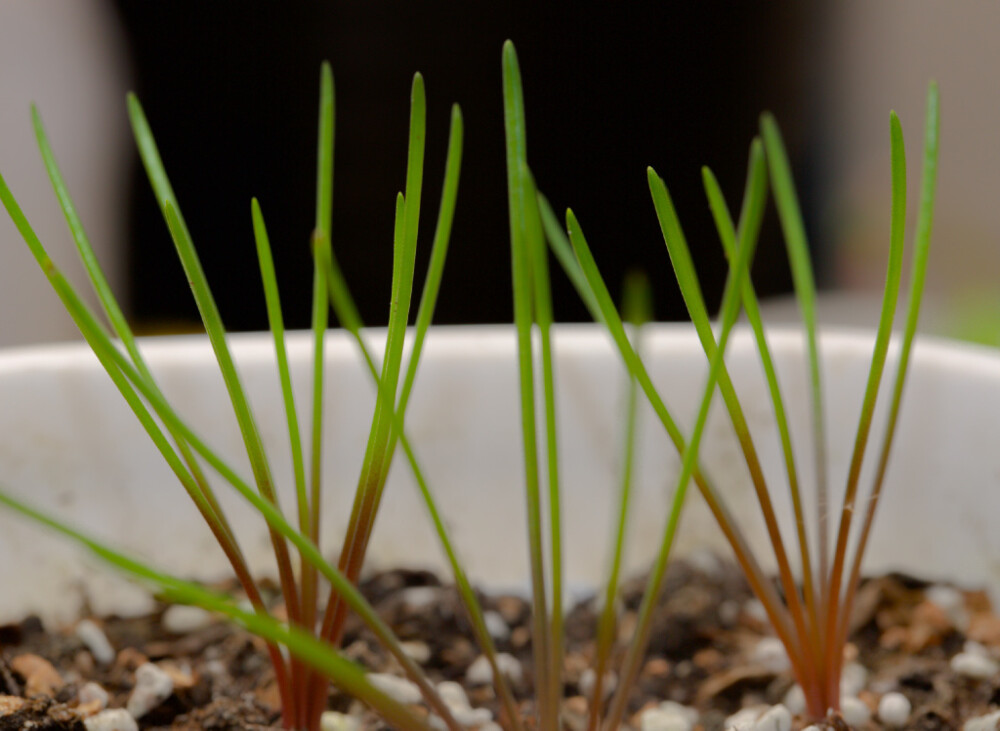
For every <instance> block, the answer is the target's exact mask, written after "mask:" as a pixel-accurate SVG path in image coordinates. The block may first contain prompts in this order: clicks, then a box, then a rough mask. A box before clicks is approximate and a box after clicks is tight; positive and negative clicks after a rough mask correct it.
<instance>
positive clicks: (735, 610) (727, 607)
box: [719, 599, 740, 627]
mask: <svg viewBox="0 0 1000 731" xmlns="http://www.w3.org/2000/svg"><path fill="white" fill-rule="evenodd" d="M739 618H740V605H739V604H738V603H737V602H735V601H733V600H732V599H726V600H725V601H724V602H722V604H720V605H719V622H721V623H722V626H723V627H732V626H733V625H734V624H736V622H738V621H739Z"/></svg>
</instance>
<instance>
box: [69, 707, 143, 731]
mask: <svg viewBox="0 0 1000 731" xmlns="http://www.w3.org/2000/svg"><path fill="white" fill-rule="evenodd" d="M83 725H84V726H86V728H87V731H139V724H137V723H136V722H135V719H134V718H132V716H131V715H129V712H128V711H126V710H125V709H124V708H109V709H108V710H106V711H101V712H100V713H98V714H96V715H94V716H91V717H90V718H85V719H84V720H83Z"/></svg>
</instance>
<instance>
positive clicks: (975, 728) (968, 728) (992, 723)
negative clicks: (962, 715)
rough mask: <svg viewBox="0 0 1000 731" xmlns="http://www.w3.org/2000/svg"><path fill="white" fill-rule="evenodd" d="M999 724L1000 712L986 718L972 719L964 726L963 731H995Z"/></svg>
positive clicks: (989, 714)
mask: <svg viewBox="0 0 1000 731" xmlns="http://www.w3.org/2000/svg"><path fill="white" fill-rule="evenodd" d="M998 723H1000V711H993V712H992V713H987V714H986V715H985V716H977V717H976V718H970V719H969V720H968V721H966V722H965V725H964V726H962V731H994V729H996V727H997V724H998Z"/></svg>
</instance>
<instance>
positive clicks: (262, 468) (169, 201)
mask: <svg viewBox="0 0 1000 731" xmlns="http://www.w3.org/2000/svg"><path fill="white" fill-rule="evenodd" d="M128 106H129V119H130V120H131V123H132V130H133V134H134V135H135V139H136V143H137V145H138V148H139V156H140V157H141V159H142V162H143V165H144V167H145V168H146V173H147V175H148V176H149V180H150V183H151V184H152V186H153V191H154V192H155V194H156V197H157V201H158V202H159V204H160V206H161V209H162V211H163V216H164V218H165V219H166V222H167V227H168V228H169V229H170V235H171V238H173V240H174V246H175V247H176V249H177V254H178V256H179V258H180V260H181V265H182V266H183V267H184V272H185V274H186V275H187V278H188V282H189V283H190V284H191V291H192V293H193V294H194V298H195V303H196V304H197V305H198V311H199V313H201V317H202V322H203V323H204V325H205V330H206V332H207V333H208V337H209V341H210V342H211V343H212V349H213V350H214V351H215V357H216V360H217V361H218V363H219V370H220V372H221V373H222V377H223V380H224V381H225V384H226V390H227V391H228V393H229V398H230V401H231V402H232V405H233V411H234V413H235V415H236V421H237V423H238V424H239V426H240V433H241V434H242V435H243V443H244V446H245V447H246V450H247V456H248V457H249V458H250V464H251V467H252V469H253V472H254V478H255V480H256V482H257V486H258V489H259V490H260V491H261V494H262V495H264V496H265V497H266V498H267V499H268V500H270V501H271V502H272V503H274V504H275V505H277V504H278V496H277V494H276V493H275V491H274V483H273V480H272V478H271V470H270V466H269V464H268V462H267V455H266V454H265V453H264V447H263V444H262V443H261V440H260V434H259V432H258V430H257V425H256V422H255V421H254V418H253V413H252V411H251V410H250V404H249V402H248V401H247V398H246V393H245V392H244V390H243V386H242V383H241V382H240V378H239V374H238V373H237V371H236V366H235V364H234V363H233V359H232V354H231V353H230V352H229V346H228V345H227V344H226V336H225V328H224V327H223V325H222V318H221V316H220V315H219V310H218V307H217V306H216V304H215V298H214V297H213V296H212V292H211V289H210V288H209V286H208V281H207V279H206V278H205V273H204V271H203V269H202V267H201V261H200V260H199V258H198V254H197V252H196V251H195V248H194V244H193V242H192V240H191V235H190V233H189V232H188V228H187V224H185V223H184V219H183V217H182V216H181V213H180V209H179V206H178V204H177V199H176V197H175V196H174V192H173V188H171V186H170V181H169V179H168V178H167V174H166V170H165V169H164V167H163V162H162V160H161V159H160V154H159V151H158V150H157V147H156V142H155V140H154V139H153V134H152V131H151V130H150V129H149V124H148V122H147V121H146V117H145V115H144V114H143V111H142V107H141V105H140V104H139V101H138V99H136V97H135V96H134V95H129V98H128ZM271 541H272V545H273V546H274V552H275V557H276V559H277V562H278V573H279V578H280V581H281V586H282V595H283V598H284V599H285V602H286V606H287V607H288V613H289V616H290V617H298V615H299V603H298V597H297V596H296V593H295V576H294V574H293V572H292V566H291V561H290V559H289V556H288V546H287V545H286V544H285V542H284V541H283V540H282V539H281V538H280V537H279V536H278V535H277V534H275V533H274V532H273V531H272V533H271Z"/></svg>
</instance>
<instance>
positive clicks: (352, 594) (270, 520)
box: [0, 177, 457, 728]
mask: <svg viewBox="0 0 1000 731" xmlns="http://www.w3.org/2000/svg"><path fill="white" fill-rule="evenodd" d="M0 202H2V203H3V204H4V206H5V207H6V208H7V210H8V212H9V213H10V215H11V218H12V219H13V220H14V222H15V225H17V227H18V229H19V231H20V232H21V234H22V236H23V238H24V239H25V241H26V242H27V243H28V246H29V248H30V249H31V250H32V251H33V252H38V254H39V256H40V257H41V258H40V259H39V262H40V264H41V266H42V270H43V272H44V273H45V274H46V276H47V277H48V279H49V281H50V283H51V284H52V287H53V289H55V291H56V294H57V295H58V296H59V298H60V300H62V302H63V305H64V306H65V307H66V309H67V311H68V312H69V314H70V316H71V317H72V318H73V321H74V322H75V323H76V325H77V327H78V328H79V329H80V332H81V334H82V335H83V336H84V339H86V341H87V343H88V344H89V345H90V347H91V349H93V351H94V353H95V355H97V357H98V359H99V360H100V361H101V362H102V364H111V365H112V366H113V368H110V369H108V372H109V375H111V376H112V378H113V379H115V378H116V375H115V372H116V371H117V372H118V375H119V376H124V378H126V379H127V380H128V382H129V383H130V384H131V385H132V386H134V388H135V389H136V391H137V392H138V394H139V395H141V397H142V398H143V399H145V400H146V402H147V403H148V404H149V405H150V406H151V407H152V409H153V410H154V412H155V413H156V415H157V416H158V417H159V418H160V419H161V420H162V421H163V423H164V424H165V425H166V426H167V428H168V429H170V430H171V431H172V432H175V433H177V434H179V435H180V437H181V438H182V439H183V440H184V441H186V442H187V443H188V444H190V446H191V448H192V449H193V450H194V451H195V452H196V453H197V454H198V455H199V456H200V457H201V458H202V459H204V460H205V462H206V463H207V464H208V465H209V466H210V467H211V468H212V469H213V470H215V471H216V472H217V473H218V474H219V475H220V476H221V477H222V478H223V479H224V480H225V481H226V482H227V483H229V484H230V485H231V486H232V487H233V488H234V489H235V490H236V492H237V493H239V495H240V496H241V497H242V498H243V499H244V500H246V501H247V502H249V503H250V504H251V506H252V507H253V508H254V509H255V510H256V511H257V512H258V513H259V514H260V516H261V517H262V518H263V519H264V520H265V521H266V522H267V524H268V526H269V528H270V529H272V530H274V531H276V532H277V533H278V534H279V535H280V536H282V537H284V538H286V539H288V540H289V541H290V542H291V543H292V544H293V545H294V546H295V548H296V549H297V550H298V551H299V554H300V555H301V556H303V557H304V558H305V559H306V560H307V561H308V562H309V563H310V565H312V566H315V567H316V568H317V569H318V570H319V572H320V573H321V574H322V575H323V577H324V578H325V579H326V580H327V581H329V582H330V583H331V585H332V586H333V587H334V588H335V589H336V591H337V593H338V595H340V596H341V597H342V598H343V600H344V601H345V603H346V604H347V605H348V606H349V607H350V609H351V610H352V611H354V612H355V613H356V614H357V615H358V617H359V618H360V619H361V620H362V621H363V622H364V623H365V624H366V626H368V627H369V628H370V629H371V630H372V632H373V633H374V634H375V636H376V637H378V639H379V641H380V642H382V644H383V645H384V646H385V647H386V649H387V650H388V651H389V652H390V653H392V655H393V657H395V658H396V660H397V661H398V662H399V663H400V665H401V667H403V669H404V670H405V671H406V673H407V675H408V676H410V677H411V679H412V680H413V681H414V682H415V683H417V685H418V686H420V688H421V691H422V692H423V694H424V696H425V698H426V699H427V701H428V703H430V704H431V705H432V706H434V707H435V710H438V707H439V706H440V707H441V709H442V711H439V714H440V715H441V716H442V718H444V719H445V720H446V721H448V719H449V716H448V715H447V707H446V706H444V705H443V702H442V701H441V700H440V697H439V696H438V694H437V692H436V691H435V690H434V688H433V686H432V685H431V684H430V683H429V681H427V680H426V678H425V676H424V675H423V671H422V670H421V669H420V667H419V666H417V665H416V664H415V663H414V662H413V660H412V659H411V658H410V657H409V656H408V655H407V654H406V653H405V652H404V651H403V649H402V647H401V646H400V645H399V642H398V641H397V640H396V638H395V635H393V633H392V631H391V630H390V629H389V628H388V626H386V625H385V624H384V623H383V622H382V621H381V619H379V617H378V614H377V613H376V612H375V610H374V609H373V608H372V607H371V606H370V605H369V604H368V603H367V601H366V600H365V599H364V598H363V597H362V596H361V594H360V592H358V590H357V589H356V587H355V586H354V585H353V584H352V583H351V582H350V581H348V579H347V578H346V577H345V576H344V575H343V573H341V572H340V571H339V570H338V569H336V568H334V567H333V566H331V565H330V564H329V563H328V562H327V561H326V560H325V559H324V558H323V555H322V553H320V551H319V549H318V548H317V547H316V545H315V544H314V543H313V542H312V541H311V540H310V539H309V538H308V537H307V536H306V535H304V534H303V533H301V532H299V531H297V530H295V528H293V527H292V526H291V524H290V523H289V522H288V521H287V520H286V519H285V517H284V515H283V514H282V512H281V511H280V510H279V509H278V508H277V507H276V506H275V505H274V504H273V503H271V502H270V501H269V500H267V499H265V498H264V497H262V496H261V495H259V494H258V493H257V492H256V491H255V490H254V489H252V488H251V487H250V486H249V485H248V484H247V483H246V481H244V480H243V479H242V478H241V477H240V476H239V475H238V474H237V473H236V471H235V470H234V469H233V468H232V467H231V466H230V465H228V464H227V463H226V462H225V460H223V459H222V458H221V457H220V456H219V455H218V454H217V453H216V452H214V451H213V450H212V449H211V448H210V447H208V445H207V444H206V443H205V441H204V440H203V439H202V438H201V437H200V436H199V435H198V434H197V433H196V432H195V431H194V430H193V429H191V427H190V426H189V425H188V424H187V423H185V422H184V421H183V420H182V419H181V418H180V417H179V416H178V415H177V413H176V412H175V411H174V409H173V407H172V406H171V405H170V404H169V403H168V402H167V401H166V399H165V398H164V397H163V395H162V394H161V393H160V392H159V391H158V390H157V389H156V388H154V387H153V386H151V385H150V384H149V383H148V382H147V381H146V380H145V379H144V378H143V377H142V375H141V374H140V373H139V372H138V371H137V370H136V369H135V367H134V366H133V365H132V364H131V363H130V362H129V360H128V358H127V357H126V356H125V355H124V354H123V353H121V352H120V351H119V350H118V348H117V347H116V346H115V343H114V342H113V341H112V339H111V337H110V335H109V334H108V333H107V331H106V330H105V329H104V328H103V327H102V326H101V325H100V323H99V322H98V320H97V318H96V317H95V316H94V314H93V313H92V312H91V311H90V308H89V307H88V306H87V305H86V304H85V303H84V302H83V300H82V299H80V297H79V295H78V294H77V293H76V291H75V290H74V289H73V287H72V285H71V284H70V283H69V281H68V280H67V279H66V277H65V276H64V275H63V274H62V272H60V271H59V269H58V268H57V267H56V266H55V264H54V263H53V262H52V261H51V260H50V259H49V258H48V257H47V255H46V254H45V251H44V248H42V246H41V242H40V241H39V240H38V237H37V235H36V234H35V232H34V230H33V229H32V228H31V226H30V224H29V223H28V221H27V219H26V218H25V216H24V214H23V213H22V212H21V209H20V207H19V206H18V205H17V201H16V200H14V198H13V196H12V195H11V193H10V189H9V188H8V187H7V185H6V182H5V181H4V180H3V178H2V177H0ZM455 727H456V728H457V724H456V726H455Z"/></svg>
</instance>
